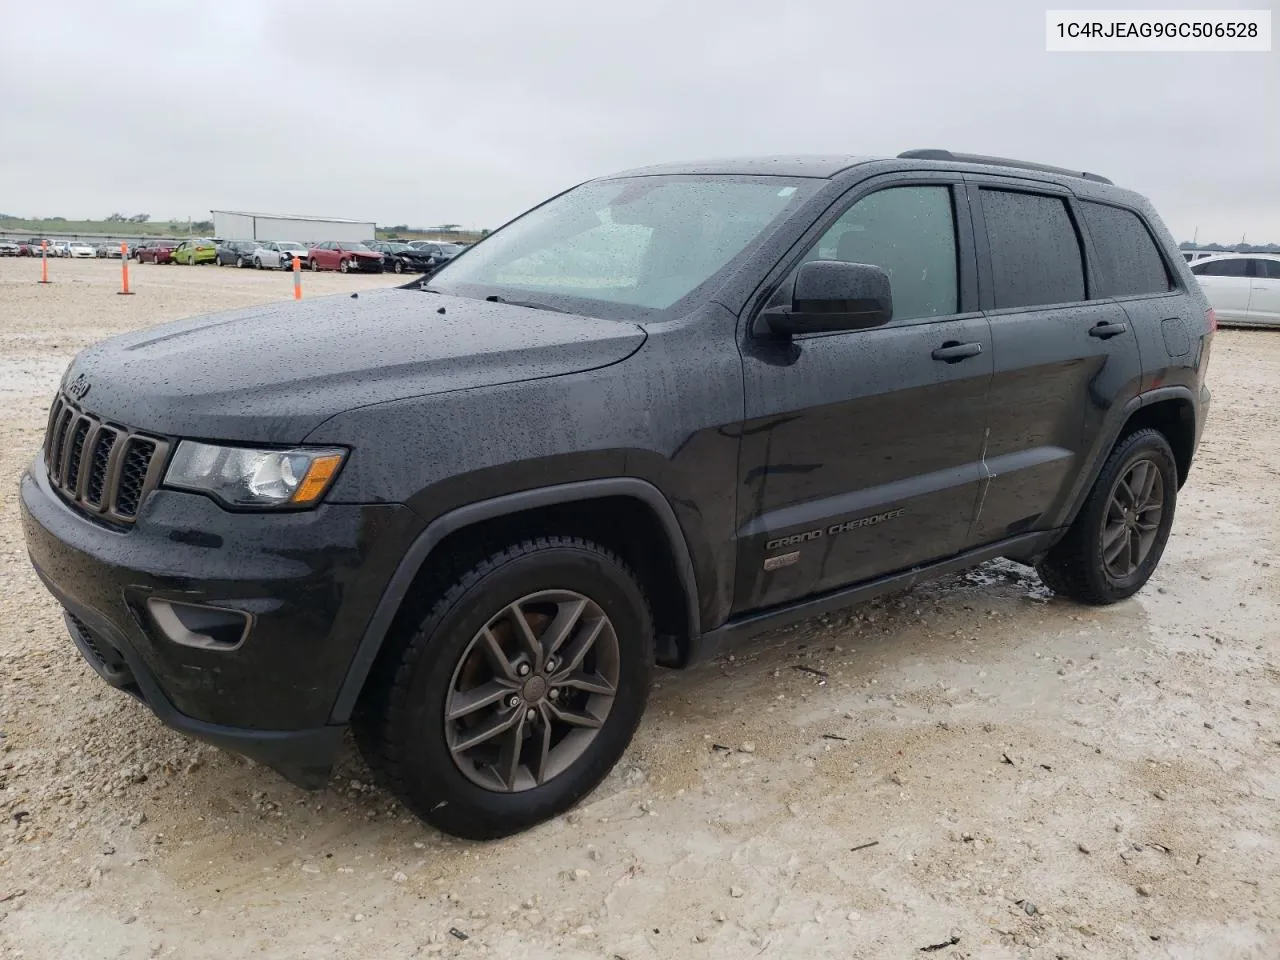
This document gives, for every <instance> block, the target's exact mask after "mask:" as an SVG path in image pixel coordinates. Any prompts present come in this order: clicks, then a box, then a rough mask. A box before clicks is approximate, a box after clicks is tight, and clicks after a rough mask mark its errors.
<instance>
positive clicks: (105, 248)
mask: <svg viewBox="0 0 1280 960" xmlns="http://www.w3.org/2000/svg"><path fill="white" fill-rule="evenodd" d="M93 252H94V254H95V255H96V256H98V257H101V258H102V259H109V258H111V257H114V258H115V259H117V260H119V259H120V244H119V243H111V242H110V241H107V242H105V243H95V244H94V245H93Z"/></svg>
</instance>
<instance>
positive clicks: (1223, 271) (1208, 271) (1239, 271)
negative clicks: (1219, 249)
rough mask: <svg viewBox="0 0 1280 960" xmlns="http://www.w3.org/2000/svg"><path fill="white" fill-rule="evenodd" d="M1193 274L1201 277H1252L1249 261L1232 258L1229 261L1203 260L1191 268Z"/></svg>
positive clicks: (1241, 258)
mask: <svg viewBox="0 0 1280 960" xmlns="http://www.w3.org/2000/svg"><path fill="white" fill-rule="evenodd" d="M1191 272H1192V273H1194V274H1196V275H1197V276H1201V277H1248V276H1251V275H1252V271H1251V270H1250V269H1249V261H1248V260H1246V259H1244V258H1243V257H1231V258H1230V259H1227V260H1202V261H1201V262H1200V263H1197V264H1195V265H1194V266H1193V267H1192V268H1191Z"/></svg>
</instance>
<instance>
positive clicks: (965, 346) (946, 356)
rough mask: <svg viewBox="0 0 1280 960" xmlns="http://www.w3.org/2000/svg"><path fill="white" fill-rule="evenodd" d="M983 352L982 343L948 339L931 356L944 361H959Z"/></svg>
mask: <svg viewBox="0 0 1280 960" xmlns="http://www.w3.org/2000/svg"><path fill="white" fill-rule="evenodd" d="M981 352H982V344H980V343H960V342H959V341H957V340H948V341H947V342H946V343H944V344H943V345H942V346H940V347H938V349H936V350H934V351H933V353H932V354H930V356H932V357H933V359H935V360H941V361H942V362H943V363H959V362H960V361H961V360H967V359H968V358H969V357H976V356H977V355H978V354H980V353H981Z"/></svg>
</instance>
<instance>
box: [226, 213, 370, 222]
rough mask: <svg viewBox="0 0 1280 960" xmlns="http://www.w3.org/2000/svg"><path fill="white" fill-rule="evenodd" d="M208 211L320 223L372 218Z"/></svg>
mask: <svg viewBox="0 0 1280 960" xmlns="http://www.w3.org/2000/svg"><path fill="white" fill-rule="evenodd" d="M209 212H210V213H229V214H231V215H232V216H235V217H262V218H264V219H271V220H312V221H320V222H322V223H360V224H365V223H373V221H372V220H349V219H348V218H346V217H302V216H298V215H297V214H292V213H253V212H252V211H249V210H210V211H209Z"/></svg>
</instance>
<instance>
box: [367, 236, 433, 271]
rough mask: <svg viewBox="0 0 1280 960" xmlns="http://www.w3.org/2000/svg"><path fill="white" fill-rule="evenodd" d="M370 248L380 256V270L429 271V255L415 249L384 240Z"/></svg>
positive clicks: (401, 243)
mask: <svg viewBox="0 0 1280 960" xmlns="http://www.w3.org/2000/svg"><path fill="white" fill-rule="evenodd" d="M370 246H371V247H372V248H373V249H374V250H377V251H378V252H379V253H381V254H382V269H384V270H390V271H391V272H392V273H404V272H405V271H408V272H410V273H424V272H426V271H427V270H429V269H430V267H429V266H428V265H427V264H428V261H429V260H430V259H431V254H430V253H428V252H427V251H425V250H419V249H418V248H417V247H411V246H410V245H409V244H407V243H403V242H401V241H398V240H386V241H383V242H381V243H373V244H370Z"/></svg>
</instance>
